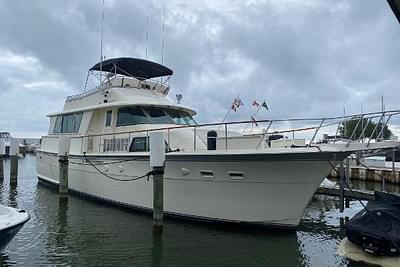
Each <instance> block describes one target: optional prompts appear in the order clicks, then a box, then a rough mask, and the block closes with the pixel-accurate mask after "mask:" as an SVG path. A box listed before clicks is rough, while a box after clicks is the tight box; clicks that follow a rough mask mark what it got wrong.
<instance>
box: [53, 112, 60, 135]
mask: <svg viewBox="0 0 400 267" xmlns="http://www.w3.org/2000/svg"><path fill="white" fill-rule="evenodd" d="M61 123H62V116H57V117H56V123H55V124H54V131H53V132H54V133H61Z"/></svg>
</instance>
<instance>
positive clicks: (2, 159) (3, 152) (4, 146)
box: [0, 138, 6, 181]
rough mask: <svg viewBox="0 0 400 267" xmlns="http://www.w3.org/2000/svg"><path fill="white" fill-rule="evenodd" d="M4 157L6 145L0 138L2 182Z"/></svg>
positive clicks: (0, 175) (2, 178) (2, 177)
mask: <svg viewBox="0 0 400 267" xmlns="http://www.w3.org/2000/svg"><path fill="white" fill-rule="evenodd" d="M5 155H6V144H5V142H4V139H3V138H0V180H1V181H3V180H4V156H5Z"/></svg>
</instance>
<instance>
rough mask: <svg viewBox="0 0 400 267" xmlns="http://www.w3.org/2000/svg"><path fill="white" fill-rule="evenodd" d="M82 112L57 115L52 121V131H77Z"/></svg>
mask: <svg viewBox="0 0 400 267" xmlns="http://www.w3.org/2000/svg"><path fill="white" fill-rule="evenodd" d="M81 120H82V112H79V113H72V114H67V115H59V116H57V117H56V121H55V123H54V129H53V133H77V132H79V127H80V125H81Z"/></svg>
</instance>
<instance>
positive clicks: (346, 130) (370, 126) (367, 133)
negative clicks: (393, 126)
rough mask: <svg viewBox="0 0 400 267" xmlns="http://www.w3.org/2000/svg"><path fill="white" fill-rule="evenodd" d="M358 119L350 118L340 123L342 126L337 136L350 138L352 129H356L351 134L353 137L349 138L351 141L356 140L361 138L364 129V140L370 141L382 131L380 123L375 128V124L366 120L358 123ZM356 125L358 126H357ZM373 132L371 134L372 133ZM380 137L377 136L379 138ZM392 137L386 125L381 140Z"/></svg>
mask: <svg viewBox="0 0 400 267" xmlns="http://www.w3.org/2000/svg"><path fill="white" fill-rule="evenodd" d="M359 120H360V119H359V118H352V119H350V120H347V121H345V122H343V123H342V125H341V126H340V128H339V134H340V136H341V137H342V138H346V139H348V138H350V136H351V134H352V133H353V131H354V129H355V128H356V127H357V129H356V131H355V133H354V134H353V137H352V138H351V139H352V140H357V139H360V138H361V134H362V127H364V128H365V130H364V135H363V136H364V138H371V139H376V138H377V136H378V134H379V133H380V132H381V130H382V123H378V127H376V125H377V124H376V123H374V122H372V121H369V120H368V119H363V120H362V121H360V122H359V123H358V121H359ZM357 124H358V126H357ZM375 127H376V129H375V132H374V133H372V132H373V131H374V128H375ZM380 137H381V136H380V135H379V138H380ZM390 137H392V131H390V129H389V128H388V126H387V125H385V127H384V128H383V139H389V138H390Z"/></svg>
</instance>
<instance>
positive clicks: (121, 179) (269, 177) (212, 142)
mask: <svg viewBox="0 0 400 267" xmlns="http://www.w3.org/2000/svg"><path fill="white" fill-rule="evenodd" d="M89 72H90V73H94V74H95V73H97V74H98V73H99V72H100V73H101V75H98V76H100V79H101V84H100V85H99V86H97V87H95V88H93V89H91V90H88V91H85V92H83V93H81V94H78V95H74V96H69V97H67V99H66V101H65V105H64V109H63V110H62V111H60V112H56V113H52V114H49V115H48V117H49V119H50V126H49V131H48V134H47V135H46V136H43V137H42V143H41V148H40V149H38V150H37V174H38V178H39V180H40V181H45V182H47V183H51V184H55V185H57V184H58V183H59V162H58V156H57V153H58V149H59V144H60V139H61V137H69V138H70V142H69V150H68V151H69V152H68V154H69V169H68V171H69V182H68V183H69V189H70V190H71V191H72V192H75V193H80V194H82V195H84V196H87V197H90V198H95V199H98V200H101V201H106V202H111V203H114V204H117V205H122V206H125V207H131V208H135V209H141V210H145V211H151V210H152V199H153V196H152V192H153V183H152V179H136V178H139V177H141V176H144V174H146V173H148V172H149V171H150V170H151V168H150V164H149V133H150V132H151V131H162V132H164V135H165V146H166V152H167V153H166V161H165V174H164V213H165V214H166V215H170V216H178V217H184V218H189V219H196V220H206V221H218V222H231V223H250V224H260V225H268V226H277V227H288V228H294V227H296V226H297V225H298V224H299V222H300V219H301V217H302V214H303V211H304V209H305V207H306V205H307V203H308V202H309V200H310V199H311V197H312V196H313V194H314V192H315V191H316V189H317V187H318V185H319V184H320V183H321V181H322V180H323V179H324V177H326V175H327V174H328V173H329V172H330V170H331V168H332V165H333V166H335V165H337V163H338V162H340V161H342V160H343V159H344V158H346V157H347V156H348V155H349V154H350V153H352V152H353V151H358V150H362V149H371V148H374V147H380V148H383V147H391V146H393V145H394V144H393V143H391V142H389V143H388V142H382V143H374V144H370V146H369V147H368V148H366V147H365V146H366V144H359V143H349V144H321V145H318V146H317V145H310V144H312V140H310V142H309V143H310V144H303V143H302V142H300V145H295V144H296V143H295V142H294V143H293V144H290V145H288V143H286V145H284V146H283V147H279V146H278V147H275V146H271V142H270V141H268V135H269V132H268V129H269V127H270V126H271V124H272V122H273V121H264V122H266V123H267V124H268V123H269V124H268V125H269V126H268V127H266V128H267V129H265V130H264V131H262V133H261V134H258V135H249V136H245V135H241V134H240V132H242V131H235V130H234V128H235V127H236V126H237V125H240V123H233V122H230V123H219V124H218V123H210V124H202V125H200V124H197V123H196V121H195V120H194V118H193V117H194V116H195V115H196V111H195V110H194V109H192V108H190V107H188V106H184V105H182V104H179V103H175V102H174V101H172V100H171V99H170V98H169V97H168V92H169V89H170V87H169V85H168V84H167V83H166V82H165V81H166V80H168V79H169V77H170V76H171V75H172V73H173V72H172V70H171V69H169V68H167V67H165V66H163V65H160V64H157V63H155V62H151V61H148V60H143V59H136V58H113V59H108V60H105V61H103V62H101V64H100V63H98V64H96V65H95V66H93V67H92V68H91V69H90V70H89ZM164 76H168V78H166V79H164V82H161V79H160V77H164ZM247 123H248V122H247ZM260 123H262V121H260ZM321 125H322V123H321ZM321 125H320V127H321ZM318 129H319V128H315V130H316V132H315V135H316V133H317V131H318ZM315 135H314V137H315ZM314 137H313V139H314ZM268 143H269V144H268ZM397 144H398V143H396V145H397ZM150 178H151V177H150Z"/></svg>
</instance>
